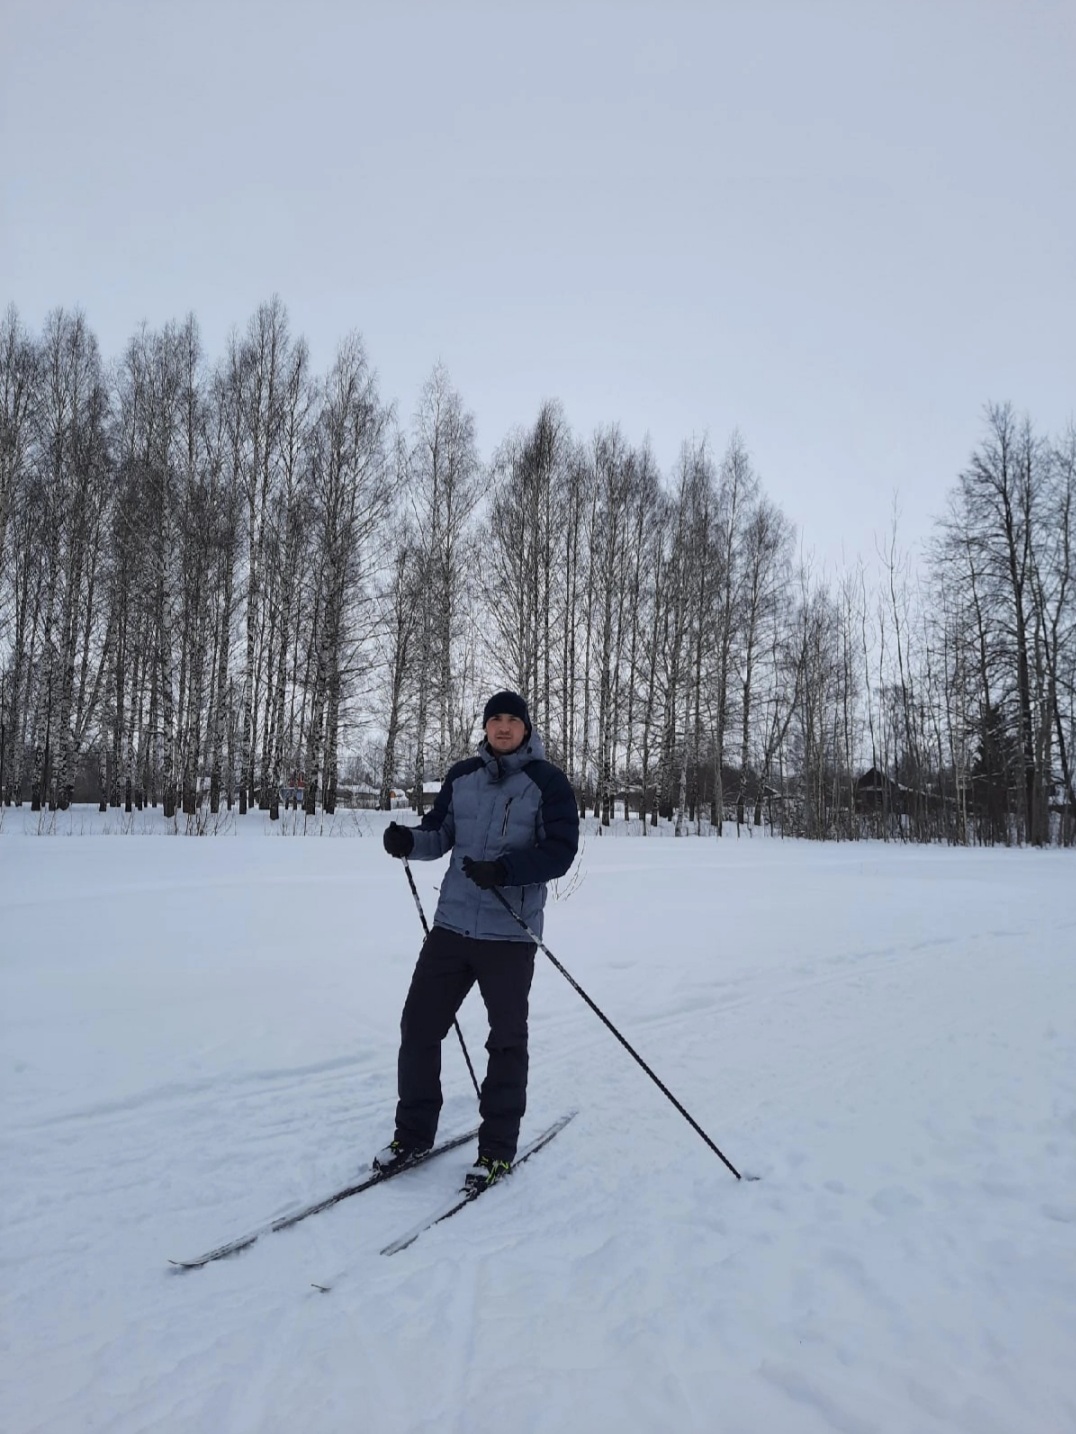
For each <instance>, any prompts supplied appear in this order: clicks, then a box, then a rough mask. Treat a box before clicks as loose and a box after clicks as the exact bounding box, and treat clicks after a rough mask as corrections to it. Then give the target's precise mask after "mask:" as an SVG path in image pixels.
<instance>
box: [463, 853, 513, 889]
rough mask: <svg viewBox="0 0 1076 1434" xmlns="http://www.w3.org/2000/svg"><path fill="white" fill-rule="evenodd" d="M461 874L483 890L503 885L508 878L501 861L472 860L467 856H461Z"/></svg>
mask: <svg viewBox="0 0 1076 1434" xmlns="http://www.w3.org/2000/svg"><path fill="white" fill-rule="evenodd" d="M463 874H464V876H467V877H470V879H471V880H472V881H473V882H474V884H475V886H480V887H481V888H482V890H483V891H490V890H491V889H492V888H493V887H495V886H503V885H504V884H505V882H506V881H507V880H508V870H507V868H506V867H505V864H504V862H503V861H472V860H471V858H470V857H469V856H465V857H464V858H463Z"/></svg>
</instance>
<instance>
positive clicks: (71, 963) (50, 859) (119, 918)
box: [0, 816, 1076, 1434]
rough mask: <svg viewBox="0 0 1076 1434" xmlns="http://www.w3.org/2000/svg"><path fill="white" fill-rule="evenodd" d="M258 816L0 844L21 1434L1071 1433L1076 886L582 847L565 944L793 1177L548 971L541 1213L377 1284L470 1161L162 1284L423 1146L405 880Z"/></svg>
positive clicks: (566, 955)
mask: <svg viewBox="0 0 1076 1434" xmlns="http://www.w3.org/2000/svg"><path fill="white" fill-rule="evenodd" d="M380 820H381V819H380V818H373V817H371V818H370V826H371V829H372V830H374V831H375V833H376V831H377V830H379V827H378V825H377V823H378V822H379V821H380ZM260 821H261V818H260V817H253V816H252V818H251V828H250V830H251V833H252V836H253V834H254V833H257V834H258V839H252V836H248V835H247V833H246V832H243V833H241V834H240V835H239V836H238V837H235V838H232V837H228V838H217V839H208V840H205V841H202V842H194V841H184V842H161V841H150V840H148V839H145V838H143V837H129V838H123V839H119V838H115V837H109V838H107V839H105V838H101V837H93V836H81V837H75V838H72V839H71V840H65V841H58V840H40V841H38V840H34V841H29V840H23V839H22V838H19V837H17V836H16V835H15V833H14V832H13V831H8V832H5V833H4V834H3V836H0V901H2V902H3V906H4V910H5V912H6V913H7V915H6V931H5V941H4V947H3V951H2V954H0V1051H2V1055H0V1070H2V1071H3V1090H4V1103H3V1128H2V1131H0V1135H2V1141H3V1148H2V1151H0V1158H2V1165H0V1232H2V1243H0V1284H2V1295H0V1298H2V1301H3V1306H2V1325H0V1355H2V1363H3V1369H2V1375H0V1411H3V1412H2V1413H0V1427H2V1428H3V1429H4V1431H5V1434H69V1431H70V1434H74V1431H81V1430H86V1429H93V1430H95V1431H108V1434H141V1431H146V1430H154V1431H157V1430H163V1431H167V1432H168V1434H172V1431H176V1434H186V1431H191V1434H193V1431H198V1434H205V1431H222V1434H276V1431H281V1434H283V1431H288V1434H294V1431H295V1430H303V1431H310V1434H337V1431H340V1434H343V1431H345V1430H347V1431H351V1430H354V1429H362V1428H374V1427H377V1428H378V1430H379V1431H382V1434H413V1431H415V1432H416V1434H417V1431H422V1434H425V1431H429V1434H433V1431H438V1434H441V1431H446V1430H447V1431H459V1434H487V1431H490V1434H492V1431H495V1430H496V1431H498V1434H500V1431H503V1430H504V1428H506V1427H511V1428H513V1429H518V1430H520V1431H529V1432H530V1434H554V1431H557V1432H558V1434H561V1431H583V1430H586V1431H588V1434H591V1431H593V1430H595V1429H601V1430H604V1429H614V1428H619V1429H624V1430H628V1431H632V1434H635V1431H640V1434H649V1431H655V1432H656V1431H666V1430H676V1431H678V1434H682V1431H699V1434H703V1431H711V1430H716V1429H720V1430H721V1431H722V1434H741V1432H742V1434H758V1431H762V1430H765V1431H769V1430H775V1431H780V1434H830V1431H838V1432H839V1434H905V1431H914V1434H942V1431H945V1434H948V1431H957V1434H965V1431H966V1434H1002V1431H1004V1434H1017V1431H1019V1434H1024V1432H1025V1431H1036V1434H1039V1431H1041V1434H1063V1432H1064V1431H1067V1430H1070V1429H1074V1430H1076V1379H1074V1375H1073V1361H1072V1355H1071V1351H1072V1349H1073V1348H1076V1247H1074V1244H1073V1227H1074V1225H1076V1203H1074V1200H1073V1195H1072V1192H1073V1190H1074V1189H1076V1042H1074V1035H1073V1012H1074V1011H1076V969H1074V965H1073V961H1072V954H1073V949H1074V947H1076V938H1074V936H1073V933H1074V932H1076V918H1074V898H1073V891H1074V890H1076V880H1074V876H1073V867H1072V858H1071V854H1069V853H1056V852H1055V853H1028V852H952V851H948V850H941V849H938V850H931V851H922V850H919V849H906V848H888V847H879V846H857V847H812V846H807V845H805V844H800V843H781V842H774V841H764V840H763V841H759V840H755V841H751V842H736V841H735V840H734V839H733V840H725V841H722V842H716V841H705V840H691V841H686V842H680V843H677V842H666V841H646V842H644V841H642V840H641V839H639V840H634V841H631V842H626V841H615V840H613V841H609V840H606V841H598V840H594V839H591V840H589V841H588V843H587V847H586V851H585V854H584V858H583V881H582V883H581V884H580V886H579V889H578V890H577V891H576V892H575V893H574V894H573V895H572V896H571V898H570V899H568V900H566V901H561V902H555V903H552V904H551V907H550V911H549V917H548V921H547V938H548V940H549V943H550V946H551V948H552V949H553V951H554V952H555V953H556V954H557V956H558V957H559V958H560V959H561V960H562V961H564V963H565V964H566V965H567V967H568V969H569V970H570V971H571V972H572V974H573V975H574V976H575V977H576V979H577V980H579V981H580V982H581V984H582V985H583V987H584V988H585V989H586V990H587V991H588V993H589V994H590V995H591V996H592V997H593V998H594V999H595V1000H596V1001H597V1002H598V1004H599V1005H600V1006H601V1007H602V1008H603V1009H604V1010H605V1011H606V1012H607V1014H608V1015H609V1017H610V1018H611V1019H612V1020H613V1021H614V1022H615V1023H616V1024H617V1025H618V1026H619V1027H620V1028H621V1029H622V1030H623V1032H624V1034H625V1035H626V1036H627V1038H628V1039H629V1040H630V1041H631V1042H632V1043H633V1044H634V1045H635V1046H636V1048H637V1049H638V1051H639V1053H640V1055H642V1057H643V1058H644V1059H645V1060H647V1061H648V1062H649V1063H650V1064H651V1065H652V1066H653V1067H654V1069H655V1070H656V1071H657V1073H658V1074H659V1076H661V1078H662V1079H663V1080H664V1081H666V1083H667V1084H668V1085H669V1086H670V1088H671V1089H672V1090H673V1092H674V1093H675V1094H676V1095H677V1096H678V1098H679V1099H681V1100H682V1101H683V1102H684V1104H685V1105H686V1107H687V1108H688V1110H689V1111H691V1113H692V1115H693V1116H694V1117H695V1118H696V1119H697V1120H699V1121H700V1123H701V1124H702V1125H703V1126H704V1128H705V1129H706V1130H707V1131H708V1132H709V1134H710V1135H711V1136H712V1137H713V1138H714V1139H715V1140H716V1142H717V1144H718V1145H719V1146H720V1147H721V1148H722V1149H723V1150H724V1151H725V1153H726V1154H727V1155H728V1156H729V1158H730V1159H731V1160H732V1161H733V1163H734V1164H736V1165H737V1166H738V1167H739V1168H741V1169H743V1170H746V1171H750V1172H753V1173H758V1174H760V1175H761V1176H762V1177H763V1178H762V1180H761V1182H760V1183H754V1184H749V1183H746V1182H745V1183H737V1182H736V1181H735V1180H734V1179H733V1178H732V1177H731V1175H729V1173H728V1172H727V1171H726V1170H725V1168H724V1167H723V1166H722V1165H721V1163H720V1162H719V1161H718V1160H717V1159H716V1157H714V1155H713V1154H712V1153H711V1152H710V1151H708V1150H707V1149H706V1148H705V1147H704V1145H703V1144H702V1142H701V1141H699V1140H698V1138H697V1136H696V1135H695V1134H694V1132H692V1131H691V1130H690V1129H689V1128H688V1126H687V1125H686V1124H685V1122H684V1121H683V1120H682V1118H681V1117H680V1116H679V1115H678V1114H677V1112H676V1111H675V1110H673V1109H672V1108H671V1107H670V1106H669V1104H668V1103H667V1102H666V1101H665V1100H664V1098H663V1097H662V1095H661V1094H660V1092H659V1091H657V1090H656V1089H655V1088H654V1087H653V1086H652V1085H651V1084H650V1082H649V1081H648V1080H647V1079H646V1077H645V1075H644V1074H643V1073H642V1072H641V1071H640V1070H638V1068H637V1067H636V1066H635V1065H634V1063H633V1062H632V1061H631V1060H630V1058H629V1056H628V1055H627V1053H626V1052H624V1051H623V1050H622V1049H621V1048H620V1047H619V1046H618V1045H617V1044H616V1042H615V1041H613V1039H612V1037H611V1036H610V1035H609V1033H608V1032H607V1031H606V1030H605V1029H604V1027H602V1026H601V1024H600V1023H599V1022H597V1021H596V1020H595V1018H594V1016H593V1014H592V1013H591V1012H590V1011H588V1010H587V1009H586V1008H585V1006H584V1005H583V1003H582V1002H581V1001H580V1000H579V998H578V996H577V995H576V994H575V993H574V992H573V991H572V990H571V989H570V987H569V986H568V985H567V983H566V982H564V981H563V980H562V978H561V977H560V976H559V974H558V973H556V972H555V971H553V970H552V969H550V968H549V967H548V963H545V962H544V961H543V959H542V958H541V956H540V957H539V963H540V964H539V969H538V975H537V978H536V982H535V989H534V996H533V1000H532V1059H531V1071H532V1077H531V1109H530V1111H529V1113H528V1118H527V1123H526V1125H525V1136H524V1138H526V1132H527V1131H528V1130H529V1131H531V1132H533V1131H535V1130H537V1129H540V1128H541V1126H542V1125H543V1124H545V1123H547V1122H548V1121H549V1120H551V1119H553V1118H554V1117H555V1116H556V1115H559V1114H561V1113H563V1112H564V1111H566V1110H568V1109H571V1108H574V1107H578V1108H579V1111H580V1113H579V1115H578V1116H577V1117H576V1119H575V1120H574V1121H573V1122H572V1124H571V1125H570V1126H568V1127H567V1128H566V1130H564V1131H563V1132H562V1133H561V1134H560V1135H558V1137H557V1138H556V1140H555V1141H554V1142H553V1143H552V1145H550V1146H549V1147H548V1148H547V1149H546V1150H543V1151H541V1152H539V1153H538V1154H536V1155H535V1157H534V1159H533V1160H532V1161H530V1162H529V1163H528V1164H527V1165H526V1166H524V1167H523V1168H522V1169H521V1170H520V1172H519V1173H518V1176H516V1177H514V1178H513V1179H512V1180H511V1181H509V1182H507V1183H506V1184H505V1185H504V1186H501V1187H498V1188H497V1189H495V1190H492V1191H490V1192H489V1193H488V1194H487V1195H485V1196H483V1199H482V1201H481V1202H480V1204H479V1205H478V1206H476V1207H474V1208H472V1209H468V1210H465V1211H463V1212H462V1213H461V1214H460V1215H458V1216H456V1217H455V1218H454V1219H452V1220H451V1221H449V1222H447V1223H446V1224H444V1225H442V1226H438V1227H436V1228H435V1229H432V1230H429V1231H427V1232H426V1233H425V1234H423V1236H422V1237H421V1238H420V1240H419V1241H418V1242H417V1243H416V1244H415V1245H414V1246H413V1247H411V1248H410V1249H408V1250H406V1251H403V1252H402V1253H400V1254H399V1255H396V1256H393V1257H392V1258H391V1259H386V1258H383V1257H381V1256H379V1255H378V1253H377V1252H378V1250H379V1249H380V1248H381V1246H382V1245H383V1244H385V1243H386V1242H387V1241H388V1240H389V1239H391V1238H393V1237H394V1236H396V1235H398V1234H399V1233H400V1232H401V1231H402V1230H404V1229H406V1228H407V1227H408V1226H409V1225H411V1224H412V1223H414V1222H415V1221H416V1220H417V1219H419V1218H420V1217H421V1216H423V1215H425V1214H426V1213H427V1212H428V1211H430V1210H431V1209H433V1208H435V1207H436V1206H437V1205H438V1204H439V1203H440V1202H441V1201H442V1200H443V1199H444V1198H445V1195H446V1193H447V1192H448V1191H450V1190H451V1189H452V1188H453V1186H454V1184H455V1183H456V1182H458V1180H459V1178H460V1176H461V1175H462V1171H463V1170H464V1168H465V1167H466V1165H467V1164H468V1163H469V1159H470V1155H469V1153H468V1152H467V1150H466V1149H462V1150H460V1151H456V1152H452V1153H451V1154H449V1155H446V1156H444V1157H442V1158H441V1159H439V1160H437V1161H434V1162H432V1163H431V1164H430V1165H429V1166H428V1167H423V1168H421V1169H419V1170H416V1171H414V1172H411V1173H409V1174H408V1175H406V1176H404V1177H402V1178H401V1179H400V1180H399V1181H396V1182H393V1183H392V1184H390V1185H389V1186H386V1187H385V1188H384V1189H375V1190H372V1191H370V1192H368V1193H366V1194H363V1195H360V1196H358V1197H356V1198H355V1199H354V1200H352V1201H348V1202H344V1203H343V1204H341V1205H340V1206H337V1207H335V1208H334V1209H332V1210H330V1211H327V1212H325V1213H323V1214H321V1215H318V1216H315V1217H313V1218H312V1219H311V1220H309V1221H307V1222H305V1223H303V1224H301V1225H299V1226H297V1227H295V1228H294V1229H292V1230H289V1231H287V1232H283V1233H280V1234H272V1235H268V1236H266V1237H265V1238H264V1239H263V1240H260V1241H259V1242H258V1244H257V1245H256V1246H255V1247H253V1248H252V1249H251V1250H249V1251H246V1252H244V1253H241V1254H239V1255H237V1256H235V1257H233V1258H231V1259H228V1260H224V1261H221V1262H219V1263H217V1264H214V1265H210V1266H208V1267H206V1268H205V1269H204V1270H199V1271H194V1272H188V1273H185V1274H181V1275H176V1274H174V1273H170V1272H168V1271H167V1267H166V1260H167V1258H168V1257H169V1256H182V1255H192V1254H197V1253H198V1252H199V1251H200V1250H202V1249H205V1248H208V1247H209V1246H211V1245H215V1244H217V1243H219V1242H220V1241H222V1240H224V1239H227V1238H230V1237H231V1236H233V1235H236V1234H239V1233H241V1232H242V1231H244V1230H245V1229H248V1228H250V1227H251V1226H253V1225H255V1224H256V1223H258V1222H260V1221H261V1220H263V1219H265V1218H267V1217H270V1216H275V1215H280V1214H284V1213H287V1212H288V1211H290V1210H293V1209H295V1208H296V1207H297V1206H298V1205H299V1204H300V1203H303V1202H305V1201H308V1200H311V1199H314V1198H317V1197H319V1196H322V1195H324V1194H327V1193H329V1192H330V1191H331V1190H333V1189H334V1188H337V1187H339V1186H340V1185H342V1184H344V1183H348V1182H350V1181H353V1180H354V1179H355V1178H357V1176H358V1174H359V1172H360V1170H361V1168H362V1167H363V1166H364V1165H365V1163H366V1161H367V1159H368V1156H369V1153H370V1151H371V1150H372V1149H374V1148H376V1147H377V1146H378V1145H380V1144H382V1143H383V1141H384V1139H385V1138H387V1134H388V1132H389V1127H390V1124H391V1116H392V1105H393V1099H394V1063H395V1046H396V1038H397V1030H398V1020H399V1009H400V1005H401V1004H402V1000H403V995H404V993H405V991H406V987H407V982H408V980H409V978H410V972H411V967H412V965H413V961H414V955H415V952H416V951H417V947H418V944H419V941H420V935H421V933H420V932H419V930H418V926H417V921H416V919H415V914H414V909H413V906H412V904H411V898H410V893H409V892H408V890H407V887H406V883H405V882H404V881H403V879H402V874H400V873H397V872H395V871H394V870H393V868H392V867H391V866H390V865H389V863H388V862H387V859H386V858H385V857H384V855H383V853H382V852H381V850H380V845H379V843H378V842H376V841H364V840H357V841H349V842H328V841H324V840H317V839H313V840H311V839H307V840H305V841H300V840H294V841H283V842H281V841H267V840H261V838H260V832H261V831H262V830H263V829H264V827H263V826H257V825H256V824H257V823H259V822H260ZM437 875H438V868H437V867H432V866H431V867H426V868H418V867H416V876H417V878H418V880H419V884H420V890H421V892H422V897H423V901H424V904H425V905H426V909H427V913H428V915H430V916H432V912H433V906H434V903H435V900H436V883H437ZM461 1024H462V1026H463V1029H464V1033H465V1036H466V1037H467V1039H468V1043H469V1045H470V1047H471V1051H472V1057H473V1058H474V1059H476V1061H478V1060H479V1059H480V1058H481V1056H482V1051H481V1044H482V1041H483V1039H484V1035H485V1027H484V1022H483V1020H482V1013H481V1011H480V1009H479V1005H478V998H477V997H476V996H472V997H470V998H469V1000H468V1002H467V1003H466V1004H465V1006H464V1008H463V1012H462V1013H461ZM444 1078H445V1093H446V1106H445V1110H444V1113H443V1116H442V1125H441V1132H442V1134H448V1133H451V1132H452V1131H454V1130H457V1129H461V1128H465V1127H466V1126H467V1125H468V1124H470V1123H471V1122H472V1120H473V1108H474V1098H473V1093H472V1092H471V1089H470V1084H469V1079H468V1077H467V1073H466V1070H465V1069H464V1066H463V1061H462V1059H461V1057H460V1054H459V1051H458V1049H456V1048H455V1041H454V1039H453V1038H452V1037H450V1038H449V1040H448V1041H447V1042H446V1045H445V1053H444ZM314 1280H326V1281H328V1282H330V1283H332V1284H333V1285H334V1288H333V1290H332V1292H331V1294H329V1295H322V1294H319V1293H318V1292H317V1291H316V1290H314V1289H312V1288H311V1281H314Z"/></svg>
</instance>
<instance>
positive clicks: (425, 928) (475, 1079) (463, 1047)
mask: <svg viewBox="0 0 1076 1434" xmlns="http://www.w3.org/2000/svg"><path fill="white" fill-rule="evenodd" d="M403 864H404V871H406V872H407V884H408V886H410V888H411V895H412V896H413V897H414V898H415V906H416V908H417V910H418V919H419V920H420V921H421V922H422V929H423V931H424V932H425V933H426V937H427V939H428V938H429V935H430V928H429V927H428V926H427V925H426V913H425V912H424V911H423V909H422V902H421V901H420V900H419V894H418V887H417V886H416V885H415V878H414V876H413V875H412V874H411V864H410V862H409V861H408V860H407V857H404V859H403ZM452 1024H453V1025H454V1026H455V1028H456V1035H457V1036H459V1038H460V1050H461V1051H462V1052H463V1059H464V1060H465V1061H466V1062H467V1069H468V1070H469V1071H470V1073H471V1084H472V1085H473V1086H474V1093H475V1095H476V1096H478V1098H479V1100H481V1099H482V1092H481V1091H480V1090H479V1088H478V1077H477V1076H476V1075H475V1073H474V1066H473V1065H472V1064H471V1057H470V1055H469V1054H468V1051H467V1043H466V1042H465V1041H464V1039H463V1032H462V1031H461V1030H460V1023H459V1021H457V1020H456V1018H455V1017H454V1016H453V1018H452Z"/></svg>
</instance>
